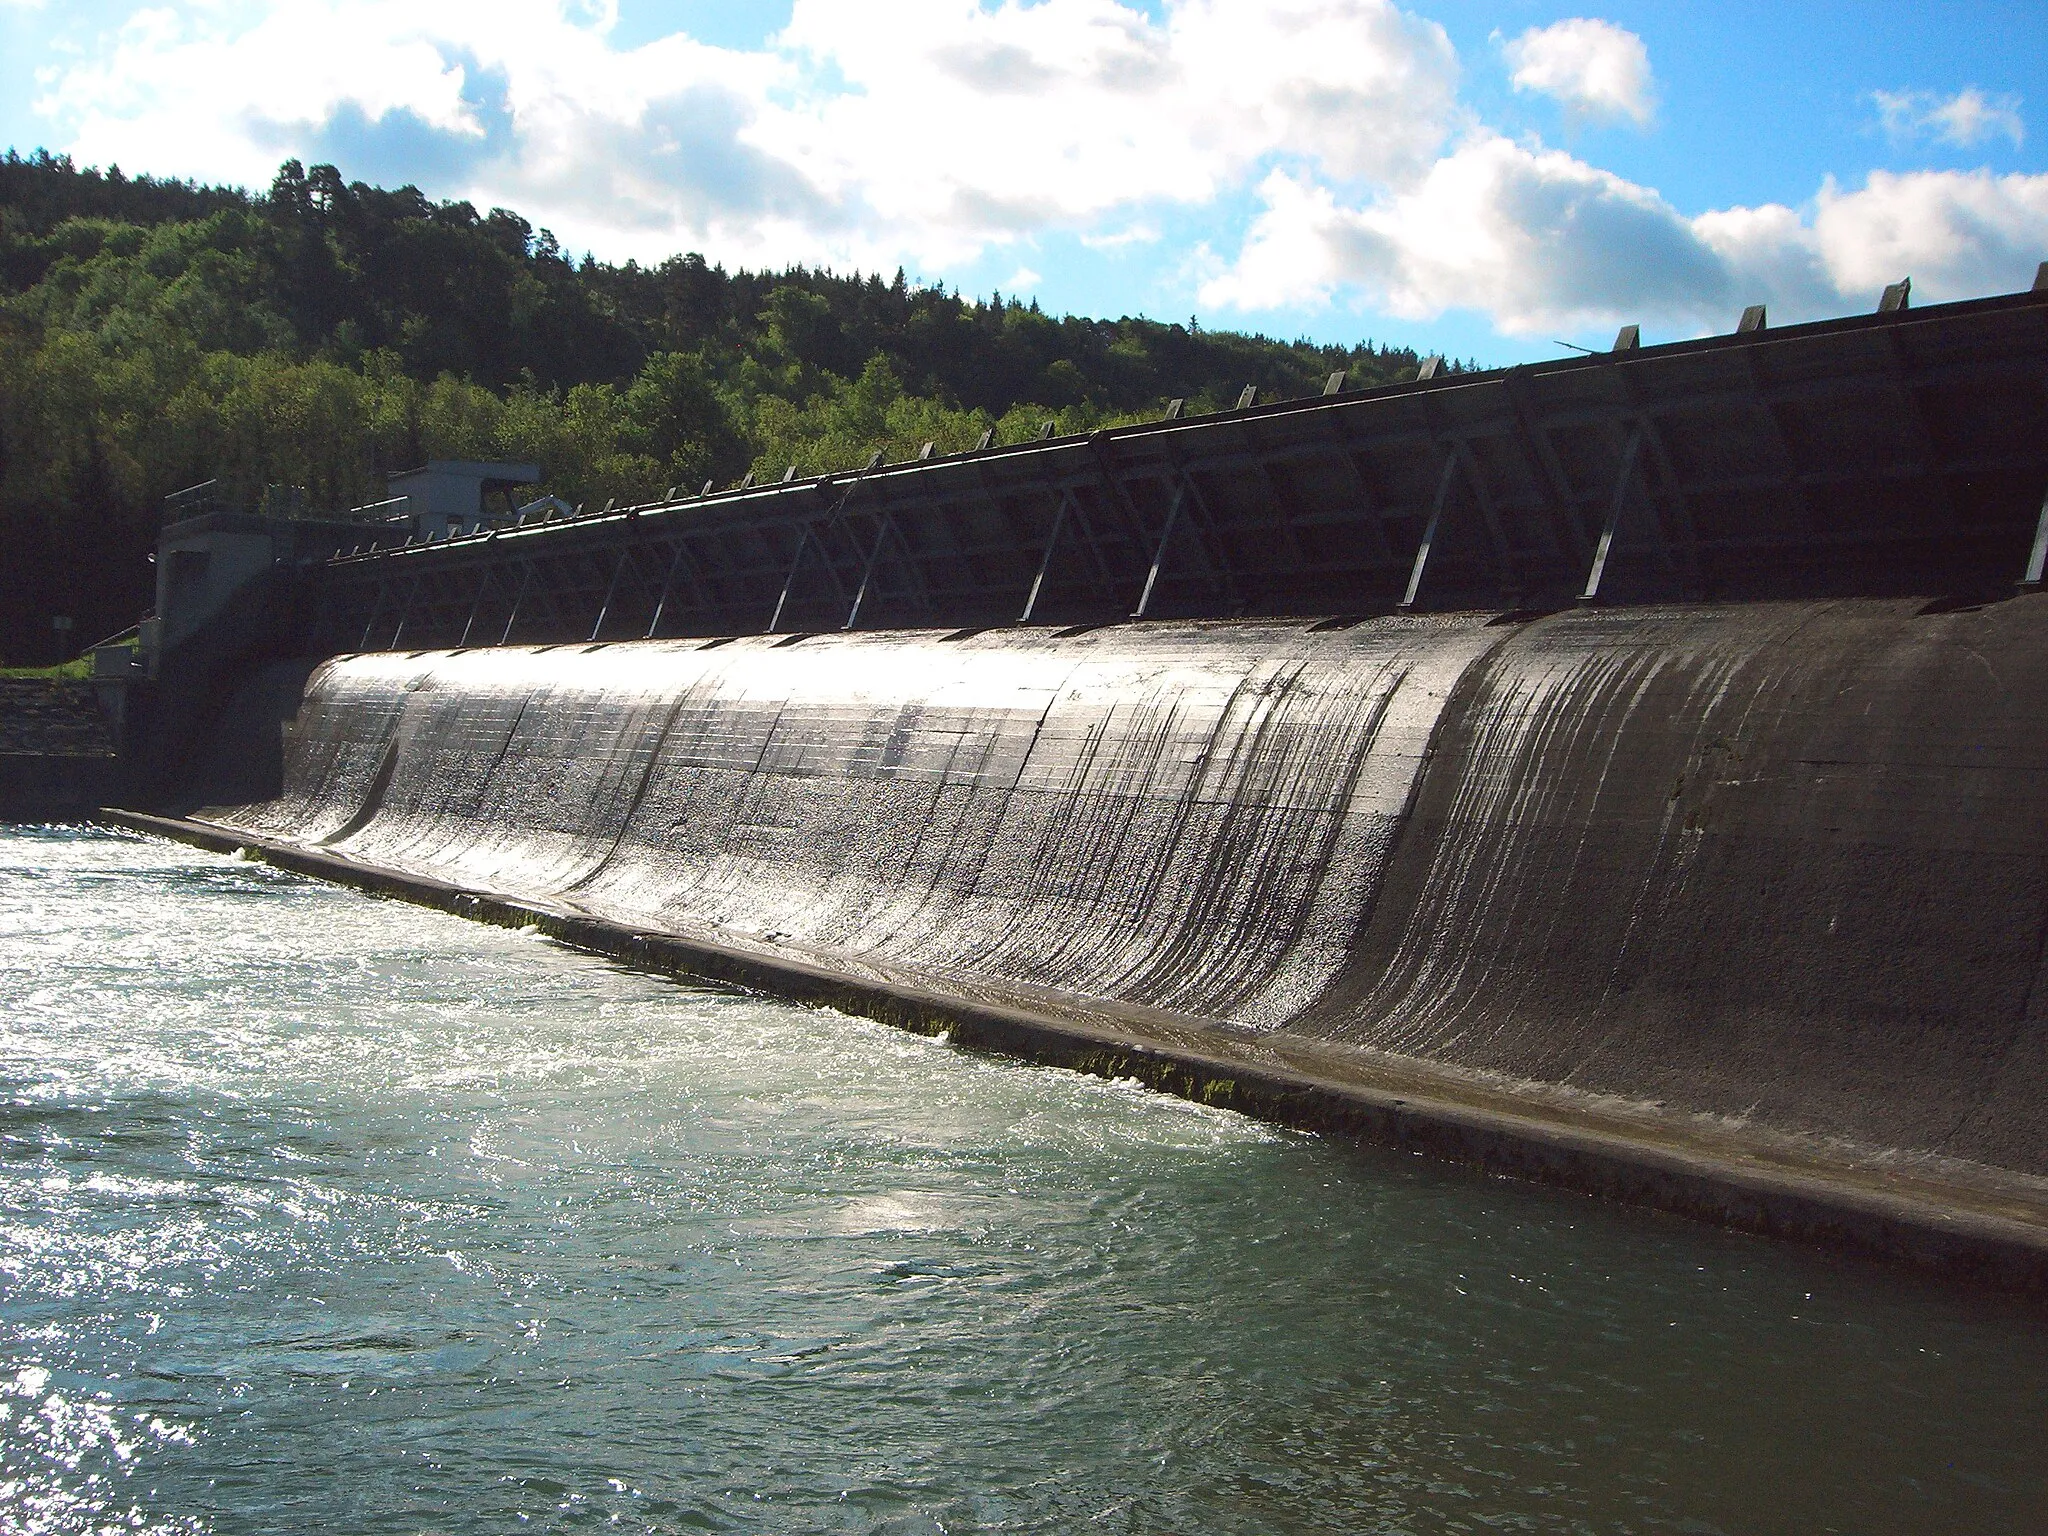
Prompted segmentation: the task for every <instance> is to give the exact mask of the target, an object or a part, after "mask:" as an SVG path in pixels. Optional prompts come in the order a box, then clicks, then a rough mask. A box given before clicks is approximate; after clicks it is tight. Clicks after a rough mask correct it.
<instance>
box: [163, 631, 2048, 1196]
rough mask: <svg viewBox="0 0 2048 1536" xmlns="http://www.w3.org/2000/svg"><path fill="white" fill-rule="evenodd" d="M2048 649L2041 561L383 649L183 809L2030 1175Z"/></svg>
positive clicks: (983, 991) (736, 943)
mask: <svg viewBox="0 0 2048 1536" xmlns="http://www.w3.org/2000/svg"><path fill="white" fill-rule="evenodd" d="M2044 642H2048V595H2029V596H2020V597H2015V598H2011V599H2008V600H2005V601H2000V602H1994V603H1989V604H1985V605H1981V606H1975V605H1972V606H1962V605H1958V604H1956V603H1953V602H1951V603H1946V604H1943V603H1928V602H1926V601H1924V600H1920V599H1912V600H1889V599H1861V600H1843V601H1834V602H1822V601H1806V602H1784V603H1763V604H1749V605H1739V606H1725V607H1705V606H1696V607H1672V608H1638V609H1629V610H1602V609H1582V610H1575V611H1568V612H1564V613H1559V614H1554V615H1550V616H1545V617H1540V618H1535V619H1521V618H1517V617H1514V616H1502V617H1491V618H1490V617H1488V616H1486V615H1466V616H1440V617H1429V618H1424V617H1410V618H1388V619H1374V620H1367V621H1363V622H1358V623H1352V624H1348V625H1339V626H1332V625H1330V624H1311V623H1307V622H1284V621H1258V622H1217V623H1175V624H1144V625H1114V626H1105V627H1100V628H1094V629H1087V630H1083V631H1078V632H1077V631H1063V632H1054V631H1049V630H1043V629H1014V628H1013V629H1003V630H990V631H980V632H963V633H960V634H957V635H953V636H947V637H943V638H941V637H939V636H937V635H934V634H931V633H929V632H927V633H913V632H870V633H852V634H840V635H829V636H797V637H790V636H757V637H751V638H743V639H734V640H725V641H720V640H713V641H709V642H705V641H651V642H633V643H626V644H611V645H596V646H574V647H544V648H539V649H529V648H518V647H512V648H490V649H485V650H474V651H452V652H451V651H434V652H415V653H409V654H401V653H383V654H375V655H352V656H343V657H339V658H335V659H333V660H330V661H327V662H324V663H322V664H320V665H319V666H318V667H317V668H315V669H314V670H313V671H312V672H311V674H310V676H308V675H307V673H306V670H305V668H304V667H303V666H301V667H299V668H297V669H296V670H294V669H291V668H273V669H272V670H271V672H270V673H268V674H266V676H265V677H263V678H260V679H258V680H257V681H256V682H254V683H252V684H251V685H250V686H249V687H248V688H246V689H245V690H244V694H243V696H242V697H241V698H240V699H239V700H238V701H236V703H234V704H233V705H232V706H231V707H230V714H231V716H234V717H237V718H239V719H241V720H242V721H243V722H245V723H248V722H253V723H254V724H253V726H252V727H251V729H253V730H254V732H255V733H256V736H257V737H259V738H260V736H261V734H262V732H263V731H265V730H266V729H273V728H272V727H269V726H268V725H267V724H266V722H269V721H272V720H276V719H280V718H285V719H287V723H286V725H285V728H284V731H283V758H282V764H281V773H282V791H281V792H279V793H274V794H273V795H271V796H269V797H266V798H260V799H247V798H246V796H242V797H235V796H230V797H229V798H231V799H241V800H242V801H243V803H235V804H228V805H224V806H223V805H216V806H214V807H213V808H211V809H208V810H205V811H202V812H200V813H199V816H200V819H202V820H205V821H208V822H211V823H213V824H214V825H216V826H218V827H220V828H221V829H222V830H223V831H225V832H226V833H227V834H228V835H230V836H234V837H247V838H249V839H250V840H252V841H262V842H266V843H269V844H272V845H275V846H283V847H288V848H296V849H302V850H309V851H314V852H318V853H319V854H321V855H323V856H324V857H327V858H330V859H332V860H337V861H347V862H351V863H353V864H355V865H360V866H365V867H375V868H378V869H382V870H393V871H399V872H402V873H404V874H407V875H411V876H416V877H420V878H422V879H426V880H432V881H439V882H444V883H446V884H447V885H449V886H454V887H460V888H462V889H464V890H468V891H478V892H486V893H496V894H498V895H502V896H510V897H515V898H518V899H520V900H523V901H528V902H532V903H534V904H536V905H538V906H540V907H542V908H545V909H547V910H550V911H564V912H572V913H581V914H588V915H591V916H594V917H597V918H602V919H605V920H607V921H609V922H612V923H616V924H619V925H623V926H625V927H628V928H631V929H635V930H644V931H648V932H656V933H665V934H675V935H681V936H682V937H684V938H685V939H688V940H690V941H691V942H693V943H696V944H701V945H705V946H709V947H712V948H715V949H717V950H719V951H722V952H726V953H734V954H740V955H751V956H757V957H765V958H766V959H768V960H771V961H774V962H777V963H787V964H790V965H796V966H804V967H809V968H811V969H812V970H814V971H823V972H827V973H830V974H833V975H839V976H845V977H849V978H854V979H856V980H860V979H869V980H875V981H878V982H882V983H888V984H900V985H908V986H911V987H915V988H918V989H920V990H922V991H923V992H925V993H927V994H932V995H937V996H940V997H951V998H958V999H961V1000H963V1001H965V1002H968V1003H974V1004H994V1005H1000V1006H1002V1007H1005V1008H1009V1009H1012V1010H1018V1011H1021V1012H1023V1013H1026V1014H1030V1015H1033V1016H1037V1017H1042V1018H1046V1019H1051V1020H1062V1019H1065V1020H1074V1019H1092V1020H1097V1021H1109V1022H1110V1023H1112V1024H1114V1025H1115V1026H1116V1027H1117V1028H1118V1029H1119V1030H1121V1031H1123V1032H1124V1034H1125V1036H1126V1037H1134V1038H1139V1039H1142V1038H1145V1037H1146V1036H1147V1035H1148V1034H1150V1035H1152V1036H1156V1037H1157V1038H1160V1039H1163V1040H1164V1039H1170V1040H1174V1041H1179V1042H1181V1043H1182V1044H1185V1042H1186V1041H1188V1040H1189V1039H1194V1040H1198V1041H1199V1040H1200V1039H1203V1038H1206V1037H1214V1038H1215V1039H1217V1040H1219V1041H1226V1040H1227V1041H1235V1042H1238V1045H1237V1046H1236V1047H1233V1048H1237V1049H1240V1051H1242V1050H1246V1049H1251V1048H1252V1047H1248V1046H1245V1045H1244V1044H1243V1042H1245V1041H1247V1040H1249V1041H1252V1042H1254V1044H1255V1045H1256V1047H1257V1048H1258V1049H1261V1050H1269V1051H1273V1052H1279V1053H1282V1054H1283V1055H1285V1056H1286V1057H1287V1059H1288V1060H1290V1061H1294V1062H1297V1063H1298V1062H1300V1061H1302V1060H1311V1059H1312V1060H1315V1061H1321V1062H1324V1063H1340V1064H1341V1063H1342V1062H1343V1061H1345V1060H1347V1059H1351V1058H1356V1059H1358V1060H1360V1061H1371V1062H1377V1063H1381V1064H1382V1065H1384V1064H1387V1063H1393V1064H1395V1066H1396V1067H1399V1066H1401V1064H1404V1063H1405V1064H1410V1065H1412V1066H1413V1067H1414V1068H1415V1070H1416V1071H1417V1072H1419V1073H1421V1074H1422V1075H1423V1077H1424V1078H1425V1079H1427V1078H1428V1077H1429V1075H1430V1074H1435V1075H1436V1078H1437V1079H1438V1080H1440V1081H1451V1080H1460V1081H1465V1082H1468V1083H1476V1084H1482V1085H1492V1086H1491V1089H1490V1090H1489V1091H1493V1092H1497V1093H1499V1094H1505V1095H1507V1096H1508V1097H1510V1098H1513V1097H1515V1096H1517V1095H1520V1096H1523V1097H1526V1098H1528V1099H1529V1100H1530V1101H1531V1102H1536V1101H1539V1100H1543V1099H1545V1096H1546V1095H1547V1096H1548V1098H1549V1101H1550V1102H1553V1103H1555V1102H1558V1098H1557V1096H1558V1095H1560V1094H1563V1095H1572V1094H1579V1095H1586V1096H1592V1097H1599V1098H1611V1099H1614V1100H1617V1101H1628V1102H1631V1103H1636V1104H1639V1105H1641V1106H1642V1114H1643V1115H1645V1116H1649V1117H1652V1118H1654V1117H1655V1116H1657V1115H1659V1114H1662V1115H1666V1116H1693V1117H1703V1116H1704V1117H1717V1118H1719V1119H1721V1120H1725V1121H1727V1122H1729V1123H1732V1124H1733V1125H1735V1126H1736V1127H1737V1129H1738V1131H1739V1132H1740V1133H1741V1134H1743V1135H1750V1136H1775V1137H1781V1138H1783V1137H1791V1138H1795V1139H1796V1138H1808V1139H1811V1140H1813V1141H1814V1142H1815V1143H1816V1144H1821V1143H1825V1144H1827V1145H1836V1144H1839V1145H1841V1146H1843V1147H1849V1148H1863V1149H1871V1150H1874V1151H1876V1152H1877V1153H1879V1154H1880V1155H1881V1157H1892V1158H1898V1157H1903V1158H1905V1159H1907V1160H1908V1161H1910V1160H1912V1159H1915V1158H1918V1159H1921V1160H1923V1161H1924V1160H1928V1159H1938V1160H1962V1161H1963V1162H1966V1163H1968V1164H1973V1165H1982V1166H1983V1167H1985V1168H1988V1169H1994V1170H2004V1171H2006V1172H2008V1173H2010V1174H2012V1175H2015V1176H2019V1177H2020V1178H2021V1180H2022V1181H2023V1182H2026V1183H2030V1184H2031V1183H2032V1181H2035V1180H2038V1179H2039V1178H2040V1177H2041V1176H2043V1175H2048V1092H2044V1090H2048V1028H2044V1013H2048V987H2044V985H2043V982H2044V958H2048V951H2044V934H2048V816H2044V811H2048V731H2044V730H2043V729H2042V724H2041V722H2042V721H2043V719H2044V718H2048V715H2044V712H2048V643H2044ZM301 679H304V686H303V691H302V692H301V689H300V680H301ZM222 740H223V741H224V742H232V741H233V736H232V733H230V734H228V735H224V736H223V737H222ZM222 755H223V758H224V759H225V758H228V757H233V758H236V759H239V760H243V761H244V762H246V760H248V759H249V758H251V756H252V753H251V752H250V751H249V750H248V749H247V748H246V747H244V746H235V745H229V746H225V747H224V748H223V753H222ZM230 766H232V765H230V764H227V763H225V762H223V764H222V765H221V766H220V767H219V768H217V770H216V771H217V772H226V771H227V769H228V767H230ZM1290 1053H1291V1054H1290ZM1331 1070H1336V1069H1335V1068H1332V1069H1331ZM1396 1102H1399V1101H1398V1100H1397V1101H1396ZM1845 1155H1846V1154H1845ZM2043 1190H2048V1185H2041V1186H2040V1187H2039V1189H2037V1190H2036V1193H2037V1194H2038V1193H2040V1192H2041V1191H2043ZM2041 1208H2042V1209H2044V1210H2048V1201H2043V1202H2042V1203H2041ZM2006 1209H2007V1211H2008V1214H2010V1210H2011V1209H2012V1207H2011V1206H2010V1204H2008V1207H2007V1208H2006Z"/></svg>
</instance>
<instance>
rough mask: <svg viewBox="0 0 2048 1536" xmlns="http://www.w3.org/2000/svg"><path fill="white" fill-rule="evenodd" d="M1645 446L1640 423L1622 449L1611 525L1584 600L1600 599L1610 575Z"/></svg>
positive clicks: (1588, 578) (1609, 514)
mask: <svg viewBox="0 0 2048 1536" xmlns="http://www.w3.org/2000/svg"><path fill="white" fill-rule="evenodd" d="M1642 449H1643V429H1642V426H1641V425H1640V424H1638V425H1637V427H1636V429H1635V431H1633V432H1631V433H1629V435H1628V446H1627V447H1626V448H1624V449H1623V450H1622V454H1621V473H1620V474H1618V475H1616V476H1615V477H1614V499H1613V500H1612V501H1611V502H1610V503H1609V504H1608V507H1607V524H1606V526H1605V527H1603V528H1602V529H1601V530H1600V543H1599V545H1598V546H1597V547H1596V548H1595V549H1594V551H1593V568H1592V569H1591V570H1589V571H1588V572H1586V587H1585V590H1584V591H1583V592H1581V593H1580V594H1579V601H1580V602H1582V603H1596V602H1598V601H1599V600H1600V579H1601V578H1602V577H1603V576H1605V575H1606V574H1607V556H1608V554H1609V553H1610V552H1611V551H1612V550H1613V548H1614V532H1615V530H1616V529H1617V528H1619V527H1620V526H1621V509H1622V508H1623V507H1624V506H1626V505H1627V504H1628V483H1629V480H1630V478H1631V477H1632V476H1633V475H1634V474H1635V468H1636V456H1637V455H1638V454H1639V453H1641V452H1642Z"/></svg>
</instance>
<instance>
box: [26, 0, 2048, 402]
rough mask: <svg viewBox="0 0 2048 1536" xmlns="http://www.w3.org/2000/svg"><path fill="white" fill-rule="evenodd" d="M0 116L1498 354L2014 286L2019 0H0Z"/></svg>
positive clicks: (739, 251)
mask: <svg viewBox="0 0 2048 1536" xmlns="http://www.w3.org/2000/svg"><path fill="white" fill-rule="evenodd" d="M0 139H4V140H5V142H6V143H8V144H11V145H13V146H14V147H16V148H18V149H21V150H23V151H26V150H28V149H30V148H33V147H36V146H39V145H41V146H47V147H49V148H52V149H58V150H67V151H70V152H71V153H73V154H74V155H76V156H77V157H78V158H80V159H81V160H83V161H86V162H88V163H98V164H106V163H110V162H118V163H119V164H120V165H121V166H122V167H123V169H124V170H127V171H129V172H131V173H132V172H138V171H148V172H153V173H156V174H159V175H178V176H192V177H198V178H201V179H206V180H223V181H232V182H241V183H244V184H248V185H257V186H260V185H262V184H263V183H265V182H266V181H267V180H268V177H269V174H270V172H271V170H272V169H274V167H275V166H276V164H277V162H278V161H279V160H281V159H283V158H284V157H286V156H287V155H296V156H298V157H299V158H301V159H303V160H306V161H308V162H311V161H315V160H331V161H333V162H334V163H336V164H338V165H339V166H340V167H341V168H342V170H343V171H344V173H346V174H347V175H349V176H351V177H360V178H362V179H365V180H371V181H377V182H382V183H385V184H396V183H399V182H403V181H412V182H414V183H416V184H418V185H419V186H420V187H422V188H423V189H424V190H426V191H427V192H429V193H430V194H433V195H435V196H441V197H466V198H469V199H470V200H472V201H474V202H476V203H477V204H478V205H479V206H490V205H493V204H503V205H506V206H510V207H514V208H517V209H519V210H520V211H522V212H524V213H526V214H527V215H528V216H529V217H531V218H532V219H534V221H535V222H536V223H538V224H544V225H547V226H549V227H551V228H552V229H553V230H554V231H555V232H556V234H557V235H558V236H559V237H560V238H561V239H562V241H563V242H564V243H565V244H566V245H568V246H570V247H571V248H572V249H576V250H584V249H589V250H594V251H595V252H596V253H597V254H599V255H600V256H603V257H606V258H611V259H623V258H625V257H627V256H633V257H636V258H638V259H640V260H643V261H655V260H659V259H660V258H661V257H663V256H665V255H667V254H670V253H673V252H676V251H682V250H701V251H703V252H704V253H705V254H706V255H707V256H709V257H711V258H712V259H714V260H720V261H723V262H725V263H727V264H728V265H751V266H762V265H782V264H786V263H789V262H794V261H802V262H807V263H813V264H821V265H830V266H833V267H836V268H838V269H840V270H847V269H850V268H856V267H857V268H862V269H870V270H872V269H881V270H883V271H890V270H893V269H894V268H895V267H896V266H897V265H899V264H901V265H902V266H904V267H905V268H907V269H908V270H909V271H910V273H911V274H912V275H913V276H914V277H916V278H920V279H922V280H925V281H943V282H945V283H947V284H948V285H950V286H954V287H958V288H960V289H963V290H965V291H967V292H970V293H986V292H988V291H990V290H991V289H995V288H1000V289H1001V290H1003V291H1004V292H1006V293H1017V294H1021V295H1026V296H1031V297H1036V298H1037V299H1038V300H1039V301H1040V302H1041V303H1042V304H1044V305H1045V306H1046V307H1047V308H1049V309H1051V310H1054V311H1056V312H1069V311H1070V312H1076V313H1084V314H1095V315H1103V314H1107V315H1114V314H1123V313H1143V314H1149V315H1153V316H1155V317H1159V318H1164V319H1184V318H1186V317H1187V316H1189V315H1198V316H1200V318H1201V320H1202V322H1203V323H1204V324H1207V325H1213V326H1219V327H1220V326H1230V327H1236V328H1246V329H1259V330H1264V331H1266V332H1268V333H1270V334H1277V335H1284V336H1294V335H1307V336H1312V337H1316V338H1318V339H1323V340H1333V341H1345V342H1349V341H1355V340H1358V339H1361V338H1371V339H1374V340H1379V341H1387V342H1395V343H1401V344H1407V345H1413V346H1416V347H1419V348H1421V349H1423V350H1426V351H1442V352H1447V353H1450V354H1452V355H1455V356H1466V357H1474V358H1478V359H1480V360H1482V361H1487V362H1508V361H1516V360H1521V359H1526V358H1533V357H1541V356H1549V355H1554V354H1555V353H1556V352H1557V351H1558V347H1557V345H1556V343H1557V342H1558V341H1559V340H1564V341H1572V342H1577V343H1580V344H1584V345H1601V344H1604V343H1605V342H1606V341H1607V340H1609V339H1611V337H1612V335H1613V332H1614V328H1615V326H1616V325H1617V324H1619V323H1621V322H1624V321H1637V322H1640V323H1641V324H1642V325H1643V326H1644V332H1645V336H1646V337H1647V338H1651V339H1655V338H1659V337H1674V336H1683V335H1693V334H1699V333H1701V332H1703V331H1708V330H1714V329H1726V328H1728V327H1729V326H1730V325H1732V323H1733V319H1734V316H1735V314H1736V313H1737V312H1739V310H1740V308H1741V307H1742V305H1743V304H1744V303H1748V302H1757V301H1764V302H1768V303H1769V304H1770V306H1771V309H1772V314H1773V317H1774V318H1779V319H1793V318H1800V317H1805V316H1812V315H1823V314H1837V313H1845V312H1849V311H1852V310H1859V309H1864V308H1867V307H1870V306H1871V305H1872V304H1874V302H1875V298H1876V293H1877V290H1878V288H1879V287H1881V286H1882V284H1883V283H1884V282H1886V281H1890V280H1892V279H1894V278H1896V277H1899V276H1903V275H1906V274H1908V273H1910V274H1911V275H1912V276H1913V278H1914V282H1915V292H1916V296H1918V297H1921V298H1923V299H1926V298H1934V299H1938V298H1957V297H1968V296H1972V295H1975V294H1979V293H1987V292H1997V291H2002V290H2007V289H2011V288H2016V287H2023V286H2025V285H2026V284H2027V283H2028V282H2029V281H2030V280H2031V278H2032V275H2033V270H2034V265H2035V263H2036V262H2037V261H2039V260H2041V259H2044V258H2048V6H2043V5H2040V4H2039V3H2038V0H2037V3H2035V4H2033V5H2021V4H1990V3H1980V4H1959V3H1940V0H1934V3H1922V4H1918V5H1912V6H1904V5H1899V6H1894V5H1884V4H1860V5H1849V4H1826V3H1806V0H1802V3H1799V4H1783V3H1780V4H1775V5H1773V4H1763V3H1750V0H1740V3H1725V0H1724V3H1716V4H1712V5H1702V4H1690V5H1688V4H1674V3H1666V4H1631V3H1615V4H1608V5H1601V6H1597V7H1576V8H1575V7H1573V6H1571V5H1561V6H1560V5H1551V4H1541V3H1535V0H1507V3H1496V4H1479V3H1476V0H1415V3H1412V4H1406V5H1395V4H1391V3H1385V0H1150V3H1137V0H1031V3H1018V0H982V3H979V4H977V3H976V0H784V3H770V4H761V5H736V4H724V3H718V0H618V3H617V4H616V5H614V4H611V3H608V0H274V3H257V0H204V3H199V4H189V5H176V4H170V5H164V4H157V5H152V6H146V7H145V6H143V5H139V4H136V3H134V0H73V3H68V4H66V3H62V0H0Z"/></svg>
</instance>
